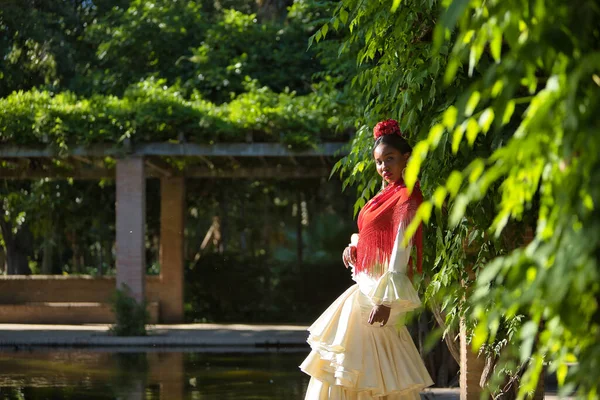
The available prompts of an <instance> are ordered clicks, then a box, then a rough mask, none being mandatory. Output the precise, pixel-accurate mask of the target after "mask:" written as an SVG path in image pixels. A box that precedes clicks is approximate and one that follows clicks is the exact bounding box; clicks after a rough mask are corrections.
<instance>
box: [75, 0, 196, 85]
mask: <svg viewBox="0 0 600 400" xmlns="http://www.w3.org/2000/svg"><path fill="white" fill-rule="evenodd" d="M207 19H208V18H207V13H205V12H203V11H202V6H201V4H200V3H198V2H195V1H189V0H185V1H171V0H155V1H142V0H133V1H131V2H130V3H129V5H128V6H127V7H125V8H122V7H118V6H117V7H113V8H112V9H111V10H110V11H108V12H107V13H106V14H105V15H103V16H102V18H100V19H98V20H96V21H95V22H94V23H92V24H90V26H89V27H88V28H87V29H86V30H85V34H84V35H83V37H82V40H83V41H85V42H87V43H90V44H93V45H94V48H95V49H96V54H95V57H93V58H92V59H91V60H90V61H91V62H90V63H89V64H88V65H86V66H82V67H81V69H82V73H83V76H82V77H80V78H77V80H76V83H75V90H76V91H78V92H83V93H86V94H91V93H112V94H116V95H120V94H122V93H123V91H124V90H125V89H126V88H127V87H128V86H129V85H130V84H132V83H135V82H137V81H139V80H140V79H143V78H147V77H157V78H158V77H160V78H163V79H166V80H167V82H168V84H174V83H175V82H177V81H180V80H183V81H185V80H188V79H190V77H192V76H193V74H194V71H193V69H192V68H190V66H189V65H187V64H185V63H181V62H180V61H181V59H182V58H185V57H189V56H190V55H191V53H190V47H191V44H194V43H200V42H201V41H203V40H204V39H205V32H206V29H207Z"/></svg>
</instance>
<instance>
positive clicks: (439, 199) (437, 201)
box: [432, 186, 448, 208]
mask: <svg viewBox="0 0 600 400" xmlns="http://www.w3.org/2000/svg"><path fill="white" fill-rule="evenodd" d="M447 194H448V190H446V188H445V187H443V186H439V187H438V188H437V189H435V192H434V193H433V196H432V198H433V204H434V205H435V206H436V207H437V208H442V205H443V204H444V200H446V195H447Z"/></svg>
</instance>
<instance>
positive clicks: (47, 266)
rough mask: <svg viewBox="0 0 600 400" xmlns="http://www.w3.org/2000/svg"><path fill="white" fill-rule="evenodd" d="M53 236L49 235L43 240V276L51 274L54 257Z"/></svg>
mask: <svg viewBox="0 0 600 400" xmlns="http://www.w3.org/2000/svg"><path fill="white" fill-rule="evenodd" d="M53 236H54V235H53V234H52V233H49V234H48V236H46V237H45V238H44V250H43V251H44V254H43V256H42V257H43V258H42V274H44V275H51V274H52V258H53V256H54V243H53Z"/></svg>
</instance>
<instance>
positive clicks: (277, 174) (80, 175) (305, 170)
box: [0, 166, 331, 180]
mask: <svg viewBox="0 0 600 400" xmlns="http://www.w3.org/2000/svg"><path fill="white" fill-rule="evenodd" d="M330 172H331V169H330V168H329V167H301V166H299V167H250V168H246V167H240V168H236V169H231V170H217V169H209V168H204V167H189V168H187V169H186V170H184V171H183V173H182V175H183V176H185V177H188V178H212V179H222V178H241V179H244V178H246V179H283V178H295V179H303V178H319V177H328V176H329V174H330ZM114 177H115V170H114V169H108V168H96V169H75V170H62V169H54V168H52V169H43V170H39V169H25V170H23V169H12V168H0V179H42V178H55V179H67V178H73V179H81V180H99V179H114ZM146 177H147V178H161V177H164V175H163V174H162V173H161V172H157V171H155V170H152V169H150V168H149V169H148V170H147V171H146Z"/></svg>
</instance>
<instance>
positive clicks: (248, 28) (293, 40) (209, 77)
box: [180, 5, 321, 102]
mask: <svg viewBox="0 0 600 400" xmlns="http://www.w3.org/2000/svg"><path fill="white" fill-rule="evenodd" d="M294 7H296V8H297V7H299V5H298V6H294ZM300 17H301V14H300V13H299V12H292V13H290V15H289V17H288V19H287V23H286V24H276V23H259V22H258V20H257V18H256V15H255V14H244V13H242V12H239V11H236V10H224V12H223V16H222V19H221V20H219V21H218V22H217V23H215V24H212V25H211V26H210V27H209V28H208V29H207V31H206V35H205V37H204V39H203V40H202V45H201V46H199V47H197V48H195V49H193V55H192V56H191V57H189V58H188V60H189V61H188V62H191V63H192V65H193V67H194V70H193V71H194V74H195V75H194V76H193V77H190V78H189V79H185V76H183V77H181V78H183V79H182V81H184V82H185V83H184V87H190V88H195V89H197V90H199V91H200V92H201V93H202V94H203V95H204V96H205V97H207V98H208V99H211V100H214V101H217V102H220V101H227V99H228V98H229V97H230V95H231V94H238V93H241V92H244V91H245V81H246V80H247V77H251V79H253V80H257V81H258V82H259V83H260V85H268V86H269V87H270V88H271V89H272V90H274V91H276V92H282V91H286V90H289V89H291V90H295V91H297V92H298V93H300V94H305V93H308V92H310V91H311V89H312V87H311V76H312V75H313V74H314V73H315V72H317V71H319V70H320V69H321V68H320V64H319V62H318V61H317V60H316V58H315V57H314V54H312V52H311V51H306V46H305V43H306V38H307V37H308V34H307V32H306V27H305V24H304V23H303V22H302V20H300ZM180 63H181V64H185V63H186V61H183V60H182V61H181V62H180Z"/></svg>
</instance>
